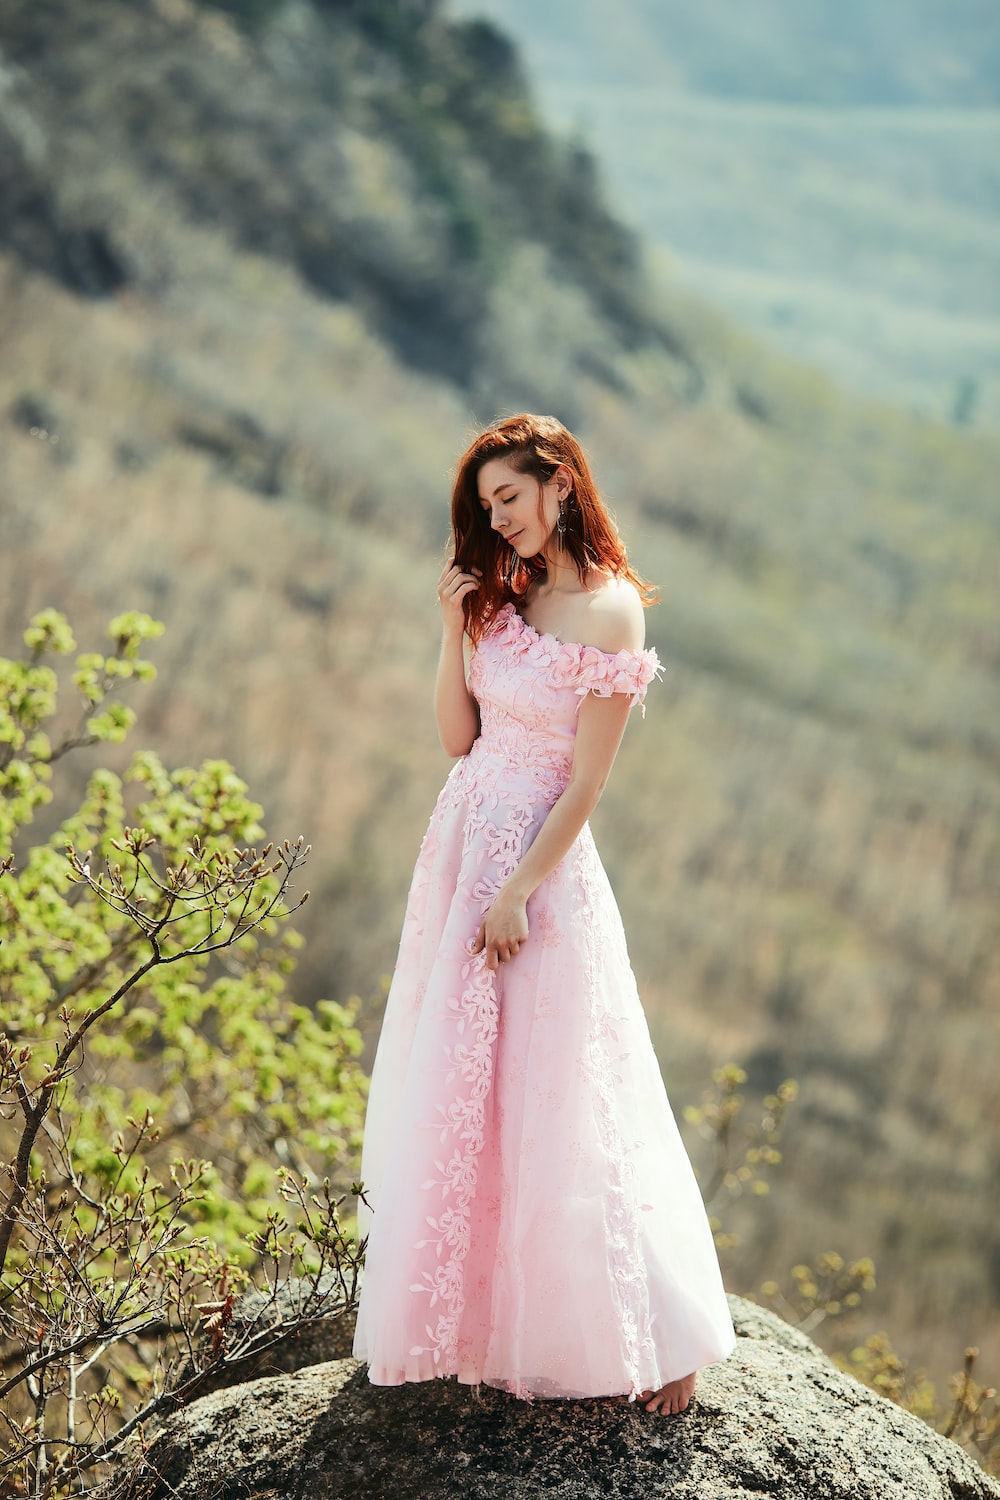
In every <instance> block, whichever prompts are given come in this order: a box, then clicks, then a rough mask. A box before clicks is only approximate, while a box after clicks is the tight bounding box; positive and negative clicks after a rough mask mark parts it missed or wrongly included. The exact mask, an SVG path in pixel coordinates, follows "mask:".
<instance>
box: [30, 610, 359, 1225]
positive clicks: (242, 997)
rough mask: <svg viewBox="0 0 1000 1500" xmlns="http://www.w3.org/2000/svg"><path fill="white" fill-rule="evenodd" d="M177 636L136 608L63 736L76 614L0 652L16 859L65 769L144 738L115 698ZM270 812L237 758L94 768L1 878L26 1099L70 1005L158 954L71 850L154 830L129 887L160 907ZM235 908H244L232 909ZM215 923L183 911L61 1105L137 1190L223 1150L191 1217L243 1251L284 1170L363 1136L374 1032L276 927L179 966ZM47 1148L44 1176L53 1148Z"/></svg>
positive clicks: (48, 1061) (89, 678)
mask: <svg viewBox="0 0 1000 1500" xmlns="http://www.w3.org/2000/svg"><path fill="white" fill-rule="evenodd" d="M160 629H161V627H160V626H159V625H157V624H156V623H155V622H154V621H152V620H150V619H149V618H148V617H146V616H144V615H124V616H121V617H119V618H118V619H116V620H114V621H112V623H111V625H110V627H109V635H110V636H111V638H112V641H113V642H114V646H113V650H112V651H111V653H110V654H108V655H103V654H101V653H86V654H83V655H79V656H78V657H77V658H76V671H75V673H74V674H73V681H74V683H75V685H76V689H77V691H78V693H79V695H80V698H81V700H82V720H81V723H80V725H79V726H78V727H77V728H76V729H75V730H71V731H70V732H69V733H68V734H67V735H66V737H65V738H63V739H62V740H61V742H60V743H59V744H58V745H57V746H56V747H54V748H53V746H52V744H51V742H50V740H49V738H48V735H47V733H46V730H47V728H48V726H49V724H50V722H51V720H52V719H53V716H54V715H55V713H56V708H57V677H56V672H55V670H54V668H53V666H52V665H51V660H50V658H52V657H54V656H56V655H58V654H63V655H66V654H68V653H70V652H72V650H73V647H74V642H73V638H72V634H71V633H70V630H69V627H68V625H67V624H66V621H65V620H63V619H62V617H61V616H59V615H57V614H56V613H55V612H54V611H47V612H46V613H45V614H40V615H37V616H36V617H35V618H34V620H33V621H32V624H31V627H30V629H29V630H28V631H27V632H26V634H25V640H26V644H27V645H28V647H29V648H30V651H31V656H30V657H29V659H27V660H26V661H23V662H14V661H6V660H5V661H3V662H0V682H2V684H3V698H2V700H0V740H2V742H3V743H4V745H5V753H4V755H3V757H2V759H0V853H3V854H8V853H9V852H10V851H12V850H13V849H14V847H15V845H17V846H18V847H19V848H23V843H24V834H23V830H24V828H25V825H27V824H28V823H29V822H30V820H31V817H32V814H33V812H34V810H35V809H36V807H37V806H38V805H39V803H41V802H44V801H48V800H49V798H50V797H51V796H52V795H53V785H52V778H53V774H54V771H55V769H56V766H57V765H58V763H59V761H60V760H61V758H62V756H63V754H64V752H65V751H66V749H67V747H71V746H75V745H79V744H82V743H92V742H105V741H115V740H118V739H120V738H122V737H123V736H124V734H125V733H126V732H127V730H128V728H129V727H130V724H131V720H132V718H133V712H132V710H131V709H130V708H128V707H126V706H125V705H124V704H123V703H122V702H121V701H119V700H118V699H117V698H112V697H111V696H110V695H111V693H112V691H114V690H116V689H117V688H118V687H119V686H121V685H123V684H124V683H126V682H127V681H128V680H129V679H130V678H132V677H135V678H138V679H140V680H142V679H146V678H148V677H150V676H151V675H152V670H153V669H152V666H151V664H150V663H149V662H147V661H144V660H142V659H141V658H140V657H139V650H140V647H141V644H142V642H143V641H144V640H147V639H150V638H153V637H155V636H156V635H158V634H159V632H160ZM260 814H261V809H260V807H259V806H258V805H257V804H256V803H255V802H253V801H252V800H251V799H250V798H249V797H248V795H247V789H246V786H245V785H244V783H243V782H242V781H241V780H240V778H239V777H238V776H237V775H236V774H235V772H234V771H233V770H232V768H231V767H230V766H229V765H227V764H226V763H225V762H224V761H208V762H205V763H204V764H203V765H202V766H201V767H200V768H198V769H190V768H181V769H178V770H175V771H167V770H166V769H165V768H164V767H163V766H162V765H161V763H160V761H159V760H158V758H157V757H156V756H155V755H153V754H152V753H149V752H141V753H138V754H136V755H135V756H134V758H133V760H132V762H131V764H130V766H129V767H128V769H127V770H126V772H125V774H124V776H123V777H120V776H118V775H115V774H113V773H112V772H110V771H107V770H103V769H98V770H95V771H94V772H93V773H92V774H91V776H90V778H89V782H88V785H87V789H86V794H85V796H84V798H83V800H82V802H81V803H80V805H79V806H78V807H77V808H75V809H74V810H73V811H72V812H70V813H68V814H67V815H66V816H65V817H64V818H63V820H62V822H61V823H60V825H59V827H58V828H57V830H56V831H55V832H54V833H53V834H52V835H51V837H50V838H48V839H47V840H46V841H45V842H44V843H40V844H38V845H36V846H35V847H32V848H27V849H24V850H23V852H22V853H20V854H19V858H18V860H17V866H18V868H15V869H13V870H9V871H8V872H7V873H6V875H5V877H4V879H3V882H2V884H0V923H2V928H3V933H4V942H3V945H2V947H0V997H2V1005H0V1008H2V1013H3V1017H4V1035H5V1036H6V1038H7V1039H8V1040H9V1042H10V1043H11V1044H12V1045H14V1046H16V1047H17V1048H29V1049H30V1053H31V1056H30V1060H27V1061H25V1062H24V1063H23V1064H22V1065H21V1068H20V1079H21V1082H22V1084H23V1086H24V1087H25V1088H26V1089H27V1090H28V1092H29V1093H33V1092H34V1090H36V1089H37V1088H38V1087H39V1084H40V1081H41V1080H42V1078H43V1077H44V1076H45V1074H46V1072H47V1070H48V1069H49V1068H50V1067H51V1065H52V1063H53V1060H54V1058H55V1056H56V1054H57V1052H58V1050H59V1047H60V1045H61V1043H62V1039H63V1035H64V1031H65V1023H64V1021H63V1020H62V1019H61V1017H62V1016H63V1014H64V1013H65V1014H66V1015H68V1016H69V1017H70V1018H71V1020H74V1021H75V1020H78V1019H79V1018H82V1017H85V1016H86V1015H87V1013H88V1012H89V1011H90V1010H92V1009H94V1008H95V1007H97V1006H100V1005H102V1004H103V1003H104V1002H105V1001H106V999H107V998H108V996H109V995H111V994H113V993H114V992H115V991H116V989H118V988H119V987H120V986H121V985H122V983H123V982H124V981H125V979H126V978H127V976H128V975H129V974H131V973H132V972H133V970H134V969H135V967H136V966H137V964H139V963H141V962H142V961H143V960H144V959H145V958H146V955H147V953H148V951H149V941H148V937H147V934H146V933H145V932H144V931H143V930H142V929H141V928H139V927H137V926H136V925H135V924H134V923H132V922H130V921H129V919H128V917H127V916H126V915H124V914H123V912H122V910H121V909H120V903H119V904H118V905H116V904H114V903H109V902H108V901H106V900H102V899H101V898H100V897H99V895H98V894H97V893H96V891H95V889H94V887H93V886H90V885H88V884H87V883H86V882H82V881H80V880H79V879H76V878H75V876H74V871H73V868H72V865H71V863H70V861H68V860H67V858H66V852H65V851H66V846H67V845H68V844H69V845H71V846H73V847H75V849H76V850H78V851H80V853H81V856H82V854H83V851H88V853H87V855H86V859H87V861H88V862H89V865H90V866H91V867H92V868H93V869H94V870H95V871H96V869H97V868H98V867H99V866H101V865H103V864H105V863H108V864H110V865H111V866H112V867H113V866H115V865H116V864H118V865H122V864H126V865H127V863H128V858H129V855H128V848H129V840H128V833H127V830H128V829H129V828H130V827H131V828H132V829H134V830H145V834H146V840H147V843H148V847H147V848H146V849H144V850H143V851H142V858H141V859H137V858H135V856H134V855H133V857H132V858H133V867H134V868H133V875H132V880H131V883H130V894H131V896H132V898H133V899H134V900H136V901H137V902H141V901H142V900H143V899H145V900H146V901H147V902H148V903H150V904H152V903H153V902H155V900H156V896H157V884H158V882H160V881H162V880H163V879H164V878H165V872H167V871H170V870H176V869H179V868H180V867H182V866H183V865H184V864H185V862H187V863H190V861H191V854H190V851H191V849H192V847H197V849H198V851H199V854H198V860H199V862H200V863H201V865H202V866H203V867H207V865H208V864H209V862H210V861H211V859H212V857H213V855H215V854H216V853H218V852H219V851H226V850H232V849H234V848H236V849H240V848H242V847H243V846H245V845H249V844H252V843H257V842H262V840H263V829H262V827H261V825H260V821H259V819H260ZM273 883H274V882H273V877H272V879H271V881H270V883H268V882H267V881H264V882H260V883H259V884H258V888H257V897H256V899H264V898H266V897H267V896H268V895H270V894H271V893H272V888H273ZM228 919H229V921H230V922H235V921H236V920H237V912H236V910H235V909H234V910H233V912H231V913H229V918H228ZM206 920H208V919H207V918H206V917H205V915H204V914H203V913H201V914H195V915H192V916H191V917H190V919H185V920H182V921H177V922H174V923H173V925H172V926H171V928H170V930H169V933H168V934H166V935H165V936H164V939H163V949H164V958H165V959H167V960H169V961H165V962H163V963H161V964H159V965H158V966H156V967H154V968H153V969H151V970H150V971H149V973H148V974H146V975H145V976H144V977H143V978H142V979H141V980H140V981H139V982H138V983H136V984H135V985H134V986H133V987H132V988H131V989H130V990H129V991H128V993H127V994H126V995H124V996H123V998H122V999H121V1001H120V1003H119V1004H118V1005H117V1007H116V1008H115V1010H114V1011H113V1013H110V1014H109V1016H108V1018H107V1021H106V1022H105V1023H103V1024H102V1025H101V1027H100V1028H99V1029H95V1031H94V1033H93V1035H92V1037H91V1039H90V1040H89V1044H88V1047H87V1057H86V1061H85V1062H83V1063H82V1064H81V1065H80V1067H79V1068H74V1071H73V1073H72V1076H70V1077H68V1078H65V1079H62V1080H61V1081H60V1083H59V1108H60V1111H61V1113H62V1114H63V1116H64V1118H65V1119H66V1121H67V1123H68V1125H69V1126H70V1129H71V1135H72V1140H73V1169H74V1171H76V1172H78V1173H80V1174H81V1175H84V1176H87V1177H92V1178H93V1179H94V1181H95V1183H97V1184H100V1185H107V1184H108V1183H109V1182H110V1181H111V1180H112V1179H113V1180H115V1181H116V1182H117V1183H118V1185H119V1187H120V1188H121V1189H123V1190H131V1189H134V1187H135V1184H136V1182H137V1181H138V1179H139V1177H140V1176H141V1173H142V1172H143V1170H145V1168H146V1167H147V1166H148V1167H151V1168H152V1169H154V1170H155V1171H157V1172H163V1171H164V1170H165V1169H166V1167H167V1166H168V1164H169V1161H170V1160H171V1159H172V1157H173V1156H175V1155H178V1154H183V1153H185V1152H186V1151H190V1150H192V1149H194V1150H195V1151H196V1152H197V1154H198V1155H199V1156H205V1157H209V1158H210V1159H211V1161H212V1163H213V1170H212V1175H211V1185H212V1191H211V1193H210V1194H208V1195H207V1196H206V1197H205V1198H204V1199H202V1200H201V1202H200V1204H199V1206H198V1207H197V1210H196V1211H193V1217H194V1218H196V1219H197V1220H198V1221H200V1222H201V1223H204V1224H210V1225H211V1228H212V1233H213V1236H214V1237H215V1238H216V1239H217V1240H221V1241H222V1242H223V1243H225V1244H226V1245H228V1246H235V1245H237V1244H238V1243H240V1242H241V1241H242V1238H243V1236H245V1235H246V1234H247V1233H249V1232H251V1231H252V1230H254V1229H255V1228H258V1227H259V1226H260V1225H261V1224H262V1223H263V1222H264V1218H265V1215H266V1211H267V1208H268V1207H269V1206H273V1205H274V1204H275V1203H277V1202H278V1201H279V1196H278V1193H277V1183H276V1179H275V1169H276V1167H277V1166H278V1165H281V1164H284V1165H286V1166H289V1167H292V1168H295V1169H298V1170H302V1171H306V1172H308V1171H310V1170H311V1169H312V1166H313V1163H314V1162H318V1161H322V1162H324V1163H325V1164H326V1170H329V1169H330V1167H331V1166H332V1165H333V1164H335V1163H336V1162H337V1161H340V1160H342V1159H343V1156H344V1152H345V1150H346V1149H347V1148H349V1147H351V1146H353V1145H354V1144H356V1141H357V1138H358V1133H359V1130H360V1123H361V1114H362V1075H361V1074H360V1071H359V1069H358V1068H357V1065H356V1063H355V1061H354V1059H355V1057H356V1055H357V1053H358V1052H359V1050H360V1039H359V1037H358V1034H357V1032H356V1031H355V1030H354V1028H353V1024H352V1022H353V1016H354V1010H355V1003H354V1002H351V1004H349V1005H347V1006H343V1005H339V1004H336V1003H334V1002H331V1001H324V1002H320V1004H318V1005H317V1006H316V1007H315V1009H309V1008H307V1007H306V1006H303V1005H297V1004H294V1003H292V1002H291V1001H290V999H289V996H288V994H287V991H286V984H287V977H288V974H289V972H290V971H291V969H292V967H293V962H294V960H293V953H294V950H295V947H296V946H297V944H298V941H299V939H298V937H297V935H296V934H295V933H294V932H292V931H290V930H285V931H283V932H282V931H279V929H278V924H277V923H276V922H275V921H274V920H269V921H268V922H266V923H265V924H264V925H263V926H262V927H261V928H260V929H259V930H256V931H253V932H249V933H248V934H247V936H246V937H244V938H243V939H242V941H241V942H240V943H239V944H238V945H237V946H236V947H234V948H230V949H228V950H227V951H226V953H225V957H224V959H223V958H222V957H221V956H219V955H217V954H216V953H214V952H206V951H198V952H194V953H192V954H191V956H189V957H185V958H183V959H180V960H177V959H176V958H175V955H176V954H177V953H179V952H181V951H182V950H184V949H187V948H189V947H191V946H192V945H194V944H196V943H197V942H198V941H199V940H200V939H202V938H203V937H204V935H205V930H206V929H205V925H204V924H205V922H206ZM224 936H225V933H224V931H223V932H220V933H219V934H218V936H217V938H216V943H218V942H219V941H220V940H221V938H222V937H224ZM214 946H215V944H213V947H214ZM147 1114H149V1115H151V1116H152V1117H153V1119H154V1121H155V1125H156V1129H157V1131H158V1132H159V1137H158V1139H157V1140H150V1141H149V1142H148V1143H147V1144H146V1145H145V1146H144V1149H143V1151H142V1153H141V1154H140V1156H139V1157H137V1158H134V1159H132V1161H131V1164H130V1168H129V1172H128V1173H127V1174H126V1177H125V1179H124V1180H122V1179H121V1177H120V1174H119V1172H118V1165H117V1162H116V1157H115V1151H114V1142H115V1141H116V1139H117V1138H118V1137H119V1135H120V1134H121V1133H123V1132H124V1133H127V1132H128V1130H129V1123H128V1122H129V1120H130V1119H131V1120H142V1119H143V1118H144V1117H145V1116H146V1115H147ZM16 1123H17V1121H16V1117H15V1119H14V1120H8V1121H7V1122H5V1123H4V1124H2V1125H0V1135H2V1136H3V1138H4V1147H5V1148H6V1147H7V1146H8V1145H9V1144H10V1138H11V1136H12V1132H13V1130H14V1129H15V1128H16ZM36 1149H37V1151H38V1164H37V1170H38V1171H42V1170H43V1169H44V1167H43V1163H44V1158H45V1152H44V1150H43V1149H42V1143H41V1142H40V1143H39V1145H38V1147H37V1148H36ZM2 1154H3V1156H4V1157H8V1156H10V1155H11V1154H12V1153H11V1152H10V1151H8V1150H7V1149H4V1150H3V1151H2ZM49 1171H50V1175H51V1171H52V1169H51V1167H50V1168H49ZM56 1175H58V1174H56Z"/></svg>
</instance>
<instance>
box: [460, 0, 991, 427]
mask: <svg viewBox="0 0 1000 1500" xmlns="http://www.w3.org/2000/svg"><path fill="white" fill-rule="evenodd" d="M456 3H458V4H459V7H460V9H461V10H462V11H463V12H468V13H470V14H471V13H478V14H482V13H484V12H485V13H487V14H489V15H491V16H493V17H494V18H495V19H496V20H497V21H498V22H499V23H500V24H502V25H505V26H507V27H508V28H510V29H511V30H512V31H513V32H515V33H516V34H517V35H518V37H519V38H520V39H521V43H522V46H523V48H524V53H525V56H526V58H527V60H528V61H529V63H530V65H531V69H532V74H533V77H534V78H535V80H536V82H537V87H538V90H539V92H540V93H541V94H542V95H543V96H544V99H545V105H546V110H547V113H548V114H549V116H550V117H551V118H552V119H553V120H554V121H556V122H558V123H559V124H560V125H561V126H562V128H563V129H566V130H570V131H575V132H577V133H579V134H580V135H581V136H582V137H583V138H585V139H586V140H587V141H589V142H590V143H591V144H592V145H593V146H594V147H595V149H596V151H597V153H598V156H599V158H600V160H601V161H602V163H603V164H604V166H605V167H606V169H607V171H608V173H609V175H610V176H612V177H613V180H614V183H615V188H616V192H615V202H616V203H617V204H618V205H619V206H620V207H621V208H622V210H623V211H624V212H625V213H626V215H627V217H628V219H629V220H630V221H631V222H633V223H634V224H636V225H638V226H640V227H641V228H642V229H643V230H644V231H645V232H646V233H647V234H648V236H649V237H650V240H651V241H652V242H653V243H654V244H655V245H657V246H658V247H659V249H660V251H661V252H662V253H663V254H665V255H666V256H668V258H669V264H670V267H671V269H672V270H673V271H674V273H675V274H677V275H678V276H679V277H680V278H681V279H682V280H683V282H684V284H686V285H688V286H691V287H693V288H695V289H698V290H701V291H702V292H704V293H705V295H707V296H709V297H710V298H711V299H712V301H713V302H715V303H718V304H719V305H721V306H724V307H726V308H727V309H729V310H730V311H731V312H732V313H733V314H735V315H736V316H737V317H738V318H739V319H740V321H741V322H743V323H745V324H746V325H747V326H750V327H753V328H757V329H759V330H761V331H762V332H765V333H766V334H767V335H768V337H769V338H771V339H773V340H774V341H776V342H777V343H778V344H779V345H780V346H781V347H782V348H784V349H786V350H787V351H788V352H789V353H791V354H792V355H793V356H795V357H797V358H803V359H807V360H809V361H810V362H812V363H816V364H818V365H821V366H822V367H823V368H825V369H827V370H828V371H830V372H831V373H832V374H834V375H835V376H836V377H837V378H838V379H840V380H842V381H844V382H846V383H849V384H851V385H854V386H856V387H858V388H859V389H862V390H867V391H870V392H872V393H880V394H883V395H891V396H892V397H893V399H894V400H897V401H899V402H901V403H904V404H905V405H907V406H908V407H911V408H912V409H914V410H917V411H921V412H926V413H928V414H933V415H935V416H937V417H940V418H942V419H944V420H948V421H955V422H959V423H963V424H964V423H972V424H989V425H991V426H993V427H996V426H997V425H998V424H1000V271H998V267H1000V222H998V217H997V204H998V202H1000V107H998V106H1000V13H998V11H997V8H996V6H995V5H994V4H993V3H992V0H958V3H949V0H914V3H912V4H911V3H909V0H898V3H897V0H887V3H880V4H878V5H866V4H860V3H852V4H844V5H835V4H832V3H830V0H764V3H762V4H757V5H753V6H745V5H740V4H738V3H737V0H708V3H705V4H700V5H688V4H685V3H683V0H579V3H578V0H550V3H547V4H545V5H541V6H540V5H535V4H533V3H532V0H456Z"/></svg>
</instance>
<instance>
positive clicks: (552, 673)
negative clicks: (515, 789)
mask: <svg viewBox="0 0 1000 1500" xmlns="http://www.w3.org/2000/svg"><path fill="white" fill-rule="evenodd" d="M659 670H660V664H659V662H658V660H657V656H656V652H655V651H654V650H652V649H649V650H646V651H619V652H617V653H613V652H608V651H601V650H600V649H599V648H598V647H596V646H583V645H580V644H579V643H578V642H572V641H560V640H559V639H557V637H556V636H554V635H549V634H540V633H539V632H538V631H537V630H535V629H534V627H533V626H531V625H529V624H528V623H527V621H526V620H524V619H522V617H521V616H520V615H519V614H518V613H517V611H516V610H515V608H514V606H513V605H512V604H505V605H504V606H503V608H502V609H501V610H500V611H499V612H498V614H497V616H496V619H495V621H494V622H493V624H492V626H491V628H490V629H489V630H488V631H487V633H486V635H485V636H484V637H483V638H482V640H481V641H480V642H479V644H478V645H477V646H476V648H475V650H474V651H473V654H472V662H471V666H470V672H469V686H470V688H471V690H472V692H473V694H474V696H475V698H476V701H477V703H478V704H479V713H480V723H481V729H480V734H479V738H478V739H477V740H476V742H475V744H474V745H473V747H472V749H471V751H470V752H469V755H468V756H467V757H466V761H465V766H466V769H465V770H464V772H463V775H462V780H463V782H466V783H468V780H469V778H470V777H471V778H474V779H475V781H476V782H477V783H478V784H479V785H482V784H483V782H484V780H488V781H490V782H493V781H496V782H498V783H499V784H500V785H503V784H504V783H506V784H507V785H508V786H511V785H512V784H517V783H521V784H523V783H524V782H525V781H528V782H530V783H531V784H533V785H534V786H535V787H537V788H538V789H539V790H541V791H544V792H547V793H549V795H550V796H551V795H552V794H554V795H555V796H558V794H559V792H560V791H561V790H562V788H563V787H564V786H565V784H566V781H567V779H568V777H569V772H570V769H571V767H572V763H573V742H574V739H575V737H576V727H577V720H578V718H579V713H580V705H581V704H582V702H583V700H584V698H585V697H586V696H587V695H588V693H594V694H595V695H596V696H598V697H602V698H607V697H610V696H611V694H612V693H626V694H628V696H629V697H630V698H631V700H632V703H633V704H636V703H642V702H643V700H644V698H645V696H646V688H647V687H648V685H649V683H650V682H651V681H652V680H653V678H654V676H655V675H656V673H657V672H658V671H659Z"/></svg>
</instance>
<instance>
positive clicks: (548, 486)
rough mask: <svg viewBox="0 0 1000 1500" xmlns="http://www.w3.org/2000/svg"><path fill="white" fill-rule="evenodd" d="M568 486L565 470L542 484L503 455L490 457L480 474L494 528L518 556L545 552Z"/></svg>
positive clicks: (484, 501) (480, 486) (482, 502)
mask: <svg viewBox="0 0 1000 1500" xmlns="http://www.w3.org/2000/svg"><path fill="white" fill-rule="evenodd" d="M568 489H569V484H568V471H567V470H565V469H561V468H560V469H557V470H556V472H555V473H554V474H553V476H552V478H551V479H549V480H547V481H546V482H545V483H544V484H541V485H540V484H539V481H538V480H537V479H536V478H535V476H534V474H522V473H520V472H519V470H517V469H514V468H512V467H511V465H510V464H509V463H508V462H507V461H506V459H503V458H490V459H487V461H486V463H484V464H483V465H482V467H481V468H480V470H479V474H478V490H479V503H480V505H481V506H482V508H483V510H484V511H485V512H486V513H487V515H488V516H489V518H490V525H491V526H492V527H493V530H494V531H495V532H497V533H498V535H499V536H500V537H502V538H503V540H504V541H505V542H506V543H507V544H508V545H509V546H511V547H513V549H514V551H515V552H516V553H517V554H518V556H519V557H535V556H537V554H538V553H539V552H544V551H545V549H546V546H547V544H548V542H549V541H550V539H551V537H552V534H553V532H554V531H555V526H556V520H557V519H558V516H559V501H560V499H561V498H562V499H564V498H565V496H566V493H567V492H568Z"/></svg>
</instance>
